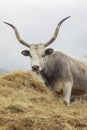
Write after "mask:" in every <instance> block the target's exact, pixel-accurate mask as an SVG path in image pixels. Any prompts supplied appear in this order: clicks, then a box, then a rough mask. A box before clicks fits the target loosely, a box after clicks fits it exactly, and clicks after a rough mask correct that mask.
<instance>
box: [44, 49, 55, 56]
mask: <svg viewBox="0 0 87 130" xmlns="http://www.w3.org/2000/svg"><path fill="white" fill-rule="evenodd" d="M53 51H54V50H53V49H52V48H48V49H46V50H45V55H50V54H51V53H52V52H53Z"/></svg>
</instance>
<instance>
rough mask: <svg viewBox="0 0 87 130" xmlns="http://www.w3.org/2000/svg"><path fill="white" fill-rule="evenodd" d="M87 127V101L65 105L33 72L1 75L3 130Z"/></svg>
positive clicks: (0, 129)
mask: <svg viewBox="0 0 87 130" xmlns="http://www.w3.org/2000/svg"><path fill="white" fill-rule="evenodd" d="M49 129H50V130H87V102H85V103H83V104H82V103H81V102H75V103H72V104H70V106H69V107H66V106H65V105H64V104H63V101H62V100H61V98H59V97H58V96H57V95H56V94H55V93H53V92H52V91H51V90H50V89H49V88H47V87H46V86H45V84H44V83H43V81H41V80H40V79H38V78H36V77H35V76H33V75H32V74H31V73H30V72H22V71H19V72H14V73H10V74H6V75H3V76H0V130H49Z"/></svg>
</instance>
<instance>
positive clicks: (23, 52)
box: [21, 50, 30, 56]
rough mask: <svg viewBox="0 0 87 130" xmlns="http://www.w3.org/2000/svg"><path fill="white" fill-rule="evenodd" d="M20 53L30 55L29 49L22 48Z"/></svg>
mask: <svg viewBox="0 0 87 130" xmlns="http://www.w3.org/2000/svg"><path fill="white" fill-rule="evenodd" d="M21 54H22V55H24V56H30V51H29V50H23V51H22V52H21Z"/></svg>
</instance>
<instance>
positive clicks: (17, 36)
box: [4, 22, 30, 48]
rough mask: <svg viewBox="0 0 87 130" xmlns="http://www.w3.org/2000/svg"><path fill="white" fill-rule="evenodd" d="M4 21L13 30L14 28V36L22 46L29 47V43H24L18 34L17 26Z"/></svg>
mask: <svg viewBox="0 0 87 130" xmlns="http://www.w3.org/2000/svg"><path fill="white" fill-rule="evenodd" d="M4 23H5V24H7V25H9V26H10V27H12V28H13V30H14V32H15V35H16V38H17V39H18V41H19V42H20V43H21V44H23V45H24V46H27V47H28V48H30V45H29V44H28V43H26V42H25V41H24V40H22V39H21V37H20V35H19V32H18V30H17V28H16V27H15V26H14V25H12V24H10V23H7V22H4Z"/></svg>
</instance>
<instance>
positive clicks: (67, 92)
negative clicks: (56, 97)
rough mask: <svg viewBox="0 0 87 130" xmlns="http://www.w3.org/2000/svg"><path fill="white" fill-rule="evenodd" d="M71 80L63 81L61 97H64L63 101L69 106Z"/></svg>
mask: <svg viewBox="0 0 87 130" xmlns="http://www.w3.org/2000/svg"><path fill="white" fill-rule="evenodd" d="M72 85H73V83H72V82H70V81H69V82H65V84H64V86H63V99H64V103H65V104H66V105H67V106H69V103H70V96H71V90H72Z"/></svg>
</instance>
